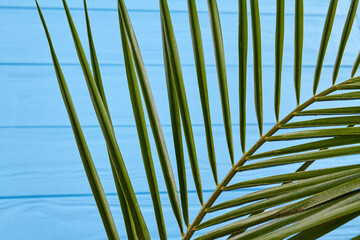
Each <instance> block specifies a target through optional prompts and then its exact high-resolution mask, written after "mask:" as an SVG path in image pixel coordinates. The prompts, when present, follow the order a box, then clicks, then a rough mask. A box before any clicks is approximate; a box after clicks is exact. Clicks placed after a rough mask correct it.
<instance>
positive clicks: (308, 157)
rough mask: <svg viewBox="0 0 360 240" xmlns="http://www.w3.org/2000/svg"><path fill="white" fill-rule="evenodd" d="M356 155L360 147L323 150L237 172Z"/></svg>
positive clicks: (291, 156)
mask: <svg viewBox="0 0 360 240" xmlns="http://www.w3.org/2000/svg"><path fill="white" fill-rule="evenodd" d="M351 129H353V128H351ZM358 153H360V146H352V147H342V148H334V149H324V150H321V151H314V152H306V153H300V154H293V155H289V156H284V157H277V158H271V159H268V160H264V161H259V162H256V163H251V164H248V165H246V166H243V167H240V168H239V169H238V170H239V171H245V170H249V169H258V168H265V167H273V166H278V165H285V164H291V163H297V162H304V161H312V160H320V159H325V158H333V157H339V156H346V155H353V154H358Z"/></svg>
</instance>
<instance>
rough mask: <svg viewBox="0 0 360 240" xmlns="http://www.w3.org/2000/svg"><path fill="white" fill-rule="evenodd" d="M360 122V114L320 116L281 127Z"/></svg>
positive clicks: (321, 125)
mask: <svg viewBox="0 0 360 240" xmlns="http://www.w3.org/2000/svg"><path fill="white" fill-rule="evenodd" d="M353 124H360V116H346V117H332V118H319V119H312V120H307V121H300V122H293V123H287V124H285V125H281V126H280V127H281V128H305V127H323V126H337V125H353Z"/></svg>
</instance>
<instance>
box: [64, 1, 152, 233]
mask: <svg viewBox="0 0 360 240" xmlns="http://www.w3.org/2000/svg"><path fill="white" fill-rule="evenodd" d="M63 4H64V9H65V12H66V16H67V19H68V22H69V26H70V30H71V34H72V36H73V40H74V45H75V48H76V52H77V54H78V57H79V61H80V65H81V67H82V69H83V73H84V77H85V80H86V83H87V86H88V90H89V93H90V96H91V100H92V103H93V106H94V109H95V112H96V115H97V118H98V121H99V123H100V127H101V130H102V132H103V135H104V139H105V141H106V144H107V146H108V149H109V151H110V155H111V158H110V159H111V160H112V161H113V162H112V164H113V166H114V168H115V172H116V174H117V176H118V178H119V180H120V184H121V188H122V189H123V193H124V195H125V197H126V201H127V203H128V204H129V208H130V210H131V213H132V216H133V220H134V225H135V228H136V233H137V236H138V237H139V238H143V239H150V236H149V232H148V230H147V227H146V224H145V221H144V219H143V216H142V214H141V210H140V207H139V204H138V202H137V199H136V196H135V192H134V189H133V187H132V185H131V182H130V178H129V176H128V173H127V170H126V166H125V163H124V160H123V158H122V156H121V152H120V149H119V146H118V144H117V141H116V138H115V134H114V132H113V131H112V124H111V121H110V117H109V115H108V113H107V111H106V108H105V106H104V103H103V101H102V99H101V95H100V92H99V90H98V88H97V84H96V82H95V80H94V78H93V76H92V73H91V69H90V66H89V63H88V62H87V59H86V56H85V53H84V50H83V47H82V45H81V43H80V39H79V36H78V34H77V31H76V29H75V25H74V23H73V21H72V18H71V15H70V11H69V8H68V6H67V4H66V2H65V0H63Z"/></svg>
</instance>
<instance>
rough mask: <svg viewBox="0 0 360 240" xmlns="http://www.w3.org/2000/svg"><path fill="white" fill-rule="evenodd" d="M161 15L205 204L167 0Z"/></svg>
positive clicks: (199, 191) (198, 189) (162, 2)
mask: <svg viewBox="0 0 360 240" xmlns="http://www.w3.org/2000/svg"><path fill="white" fill-rule="evenodd" d="M160 15H161V24H162V25H163V29H164V31H163V32H164V35H165V43H166V46H167V49H168V55H169V60H170V63H171V69H172V73H173V77H174V82H175V88H176V93H177V97H178V102H179V107H180V113H181V120H182V123H183V128H184V134H185V140H186V145H187V149H188V153H189V159H190V164H191V170H192V172H193V178H194V182H195V187H196V192H197V194H198V197H199V200H200V203H201V204H203V196H202V187H201V180H200V172H199V166H198V161H197V155H196V150H195V142H194V136H193V131H192V125H191V119H190V114H189V107H188V102H187V99H186V93H185V86H184V80H183V76H182V71H181V65H180V58H179V53H178V50H177V45H176V40H175V35H174V30H173V28H172V23H171V19H170V13H169V8H168V5H167V1H166V0H160Z"/></svg>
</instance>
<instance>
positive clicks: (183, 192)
mask: <svg viewBox="0 0 360 240" xmlns="http://www.w3.org/2000/svg"><path fill="white" fill-rule="evenodd" d="M161 31H162V41H163V55H164V65H165V75H166V87H167V92H168V99H169V108H170V118H171V128H172V132H173V139H174V148H175V154H176V164H177V170H178V177H179V185H180V198H181V207H182V211H183V216H184V221H185V224H186V225H189V210H188V195H187V185H186V170H185V159H184V149H183V142H182V134H181V122H180V113H179V102H178V100H177V96H176V89H175V83H174V77H173V73H172V69H171V65H170V61H169V56H168V51H167V47H166V42H165V35H164V32H163V26H161Z"/></svg>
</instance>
